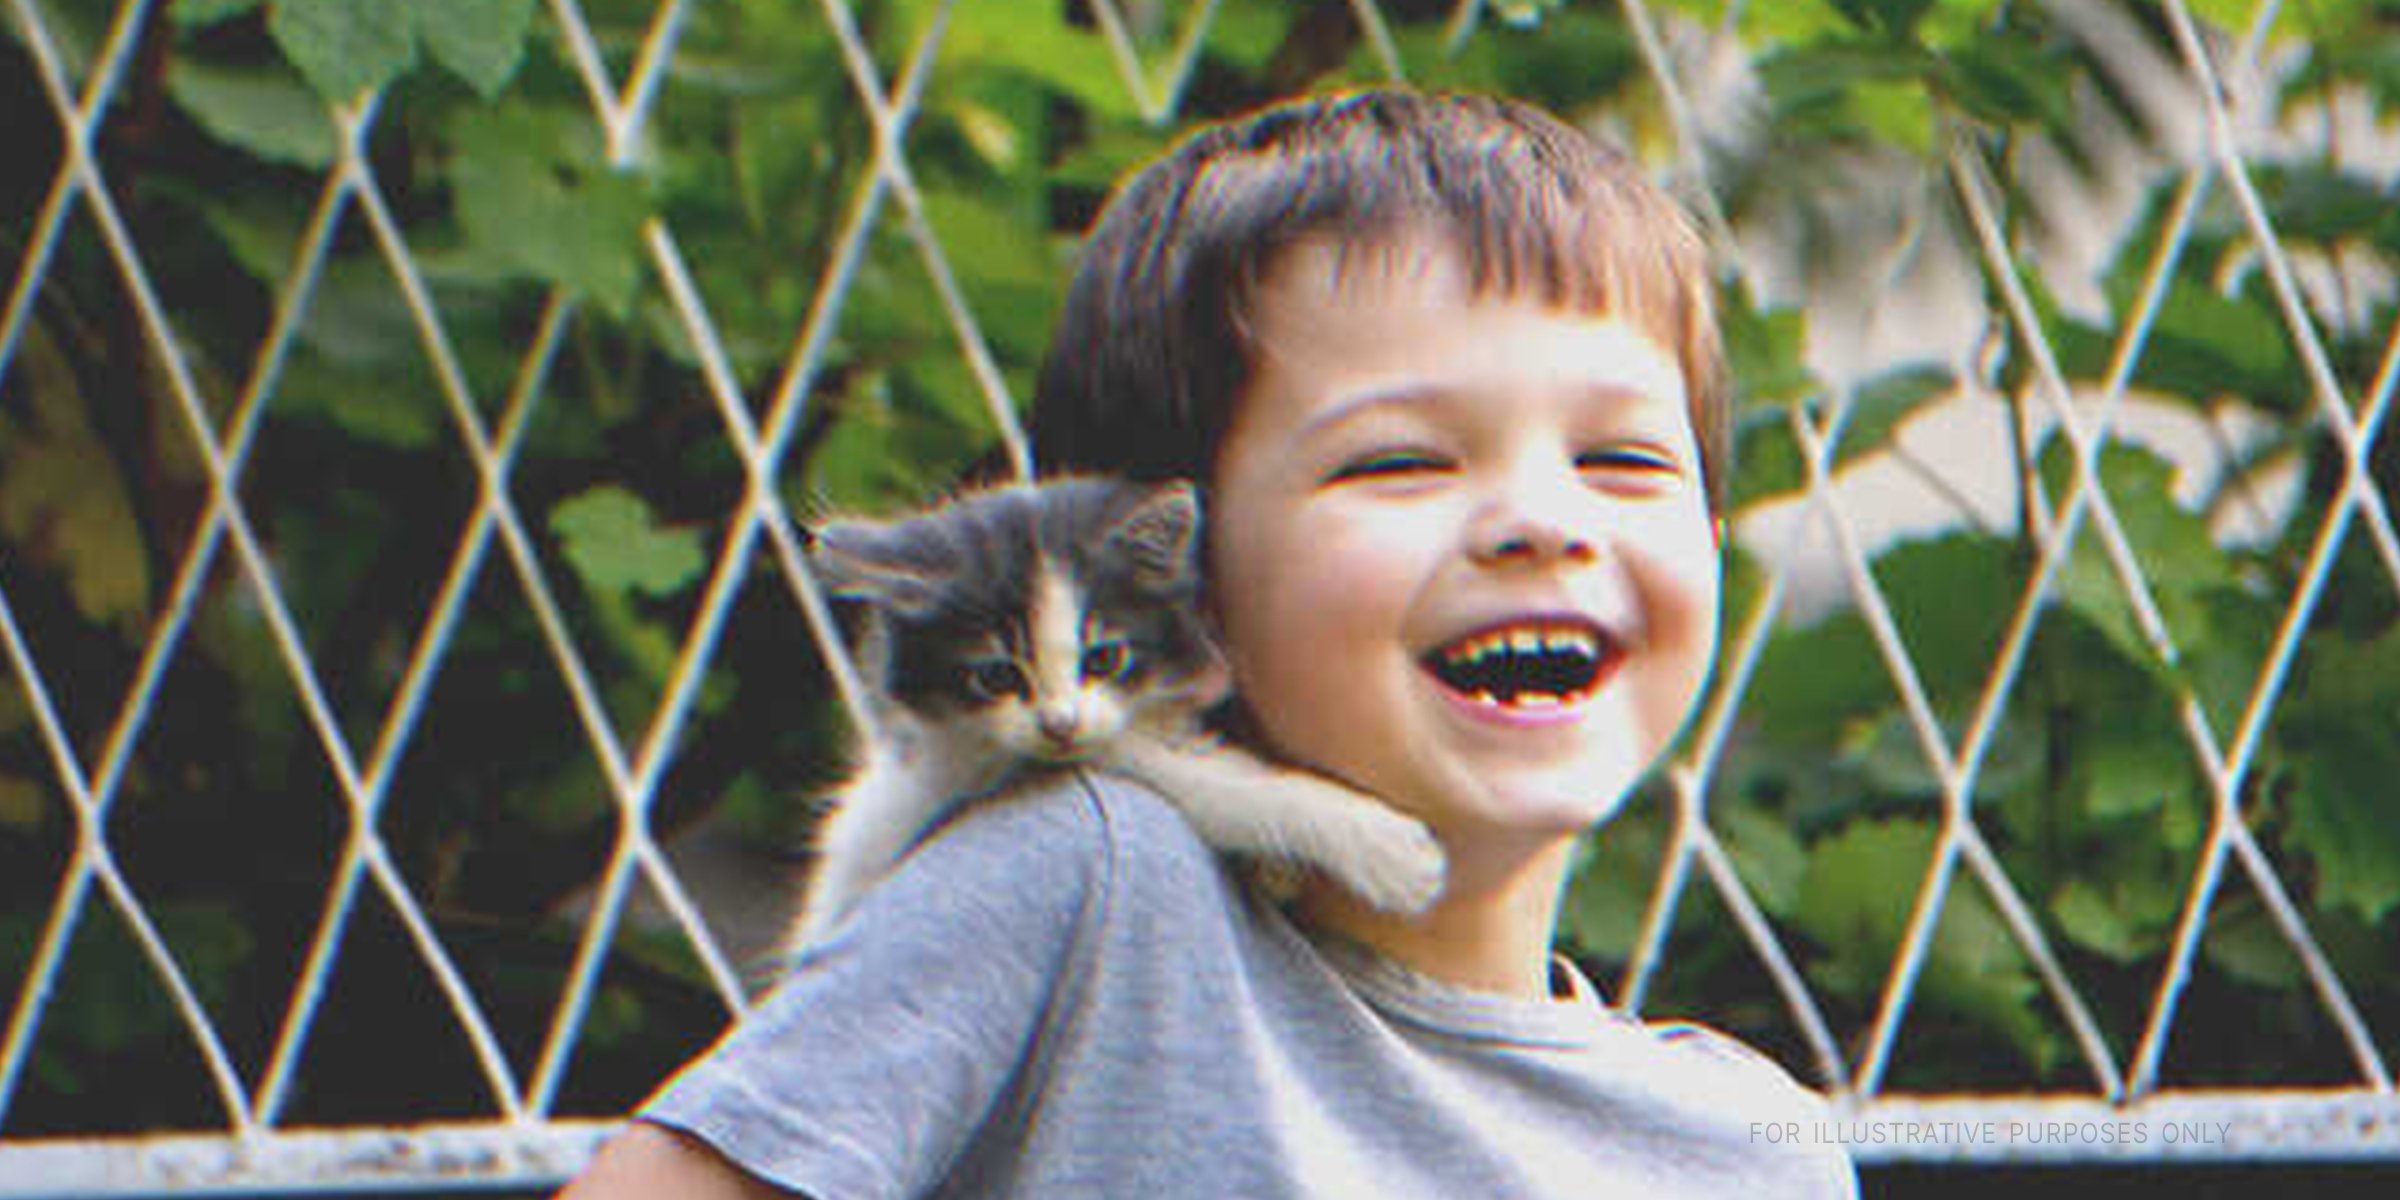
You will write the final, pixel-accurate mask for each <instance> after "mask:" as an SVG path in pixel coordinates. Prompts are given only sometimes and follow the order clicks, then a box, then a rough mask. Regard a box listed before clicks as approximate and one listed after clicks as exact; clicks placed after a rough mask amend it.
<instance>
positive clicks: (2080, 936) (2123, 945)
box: [2050, 879, 2155, 963]
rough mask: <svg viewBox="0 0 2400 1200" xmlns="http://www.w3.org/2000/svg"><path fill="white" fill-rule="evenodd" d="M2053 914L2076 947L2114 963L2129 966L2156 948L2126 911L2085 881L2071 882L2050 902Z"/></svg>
mask: <svg viewBox="0 0 2400 1200" xmlns="http://www.w3.org/2000/svg"><path fill="white" fill-rule="evenodd" d="M2050 913H2051V915H2052V916H2055V917H2057V918H2058V923H2059V927H2060V928H2061V929H2064V930H2065V931H2066V934H2067V936H2068V937H2070V938H2072V939H2074V941H2075V944H2076V945H2079V946H2082V947H2083V948H2084V949H2086V950H2090V951H2092V952H2093V953H2095V954H2098V955H2100V956H2102V957H2104V958H2107V959H2109V960H2111V961H2114V962H2120V963H2130V962H2133V961H2135V960H2137V959H2139V958H2141V957H2142V956H2143V955H2144V954H2147V953H2149V952H2150V951H2151V950H2152V949H2154V948H2155V947H2153V946H2152V945H2151V944H2150V943H2149V941H2148V939H2146V938H2144V937H2143V936H2142V934H2141V932H2140V931H2139V930H2137V929H2135V928H2134V923H2133V920H2132V918H2131V917H2129V916H2128V915H2127V914H2126V913H2125V911H2124V909H2123V908H2121V907H2120V906H2119V905H2118V904H2117V903H2116V902H2115V901H2114V900H2113V899H2111V898H2109V897H2108V896H2106V895H2104V894H2103V893H2102V892H2101V891H2100V889H2099V888H2098V887H2097V886H2095V885H2094V884H2092V883H2090V882H2088V881H2086V880H2082V879H2070V880H2068V881H2067V884H2066V886H2065V887H2063V888H2060V889H2059V893H2058V895H2057V897H2056V898H2054V899H2052V900H2051V902H2050Z"/></svg>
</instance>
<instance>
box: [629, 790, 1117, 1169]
mask: <svg viewBox="0 0 2400 1200" xmlns="http://www.w3.org/2000/svg"><path fill="white" fill-rule="evenodd" d="M1108 876H1109V854H1108V851H1107V842H1106V838H1105V836H1104V830H1103V828H1102V822H1101V818H1100V816H1099V814H1098V812H1097V811H1096V808H1095V800H1094V798H1093V797H1092V795H1091V794H1090V792H1089V790H1088V785H1087V784H1085V783H1083V782H1082V781H1081V780H1076V779H1070V780H1067V781H1064V782H1061V783H1059V784H1056V785H1053V786H1048V787H1045V788H1043V789H1041V790H1039V791H1036V792H1030V793H1028V794H1024V795H1020V796H1012V797H1008V798H1006V799H1003V800H1000V801H996V802H992V803H988V804H983V805H978V806H976V807H975V808H973V809H970V810H969V811H968V812H967V813H965V814H964V815H962V816H961V817H959V818H958V819H957V820H955V821H953V822H952V823H951V824H950V825H948V826H947V827H945V828H944V829H942V830H941V831H939V832H938V833H936V834H935V835H934V836H933V837H932V838H931V839H929V840H928V841H926V842H925V843H924V844H923V845H921V846H920V847H918V848H917V849H916V850H915V851H914V852H913V853H911V854H910V855H909V856H908V857H907V858H906V859H904V860H903V861H902V862H901V864H900V865H899V866H898V867H897V868H895V870H894V871H893V873H892V874H891V875H890V876H888V877H887V878H886V879H884V880H883V881H882V882H881V883H880V884H878V885H877V886H876V887H874V888H873V889H871V890H870V891H869V892H868V893H867V894H866V895H865V896H864V897H862V898H861V899H860V901H859V903H858V905H857V907H856V908H855V909H854V910H853V912H852V914H851V915H850V916H849V917H848V918H846V919H845V920H844V921H843V922H842V923H841V924H839V925H837V926H836V927H835V928H834V929H833V930H831V931H830V932H829V933H828V934H827V935H826V937H825V938H824V939H822V940H821V941H820V942H819V943H817V944H816V945H815V946H813V947H811V948H810V949H808V950H807V951H805V952H803V954H802V955H801V957H800V959H799V960H798V962H797V963H796V964H795V965H794V967H793V969H792V973H791V974H790V975H789V976H788V977H787V978H786V979H785V980H784V981H783V982H782V983H780V984H779V985H778V986H777V987H776V988H775V990H774V991H773V993H772V994H770V995H769V996H768V998H767V999H766V1000H765V1002H764V1003H763V1004H761V1005H760V1006H759V1007H758V1008H757V1009H755V1010H753V1011H752V1012H751V1013H750V1014H749V1015H748V1016H747V1017H745V1018H744V1019H743V1020H742V1021H741V1023H740V1024H739V1025H737V1026H736V1027H735V1028H734V1029H733V1030H732V1031H731V1032H730V1033H728V1034H727V1035H726V1036H725V1038H724V1039H723V1040H721V1041H720V1042H719V1043H718V1044H717V1045H716V1046H715V1047H714V1048H713V1049H711V1050H710V1051H709V1052H708V1053H707V1054H705V1055H704V1056H702V1057H701V1058H700V1059H698V1060H697V1061H695V1062H694V1063H693V1064H692V1065H691V1066H689V1067H687V1068H686V1069H685V1070H684V1071H683V1072H682V1073H681V1074H679V1075H678V1076H677V1077H676V1078H674V1079H673V1080H670V1081H669V1082H668V1084H667V1085H666V1086H665V1087H664V1088H662V1089H661V1090H660V1092H659V1093H658V1095H656V1096H655V1097H653V1098H652V1099H651V1100H650V1102H649V1103H648V1104H647V1105H646V1106H645V1107H644V1108H643V1109H642V1111H641V1112H640V1113H639V1114H638V1116H639V1117H640V1118H641V1119H644V1120H648V1121H652V1122H656V1123H658V1124H661V1125H666V1126H669V1127H672V1128H675V1129H679V1130H682V1131H684V1132H686V1133H689V1134H691V1135H693V1136H695V1137H697V1138H699V1139H700V1140H702V1141H704V1142H707V1143H708V1144H709V1145H711V1146H713V1147H714V1148H715V1149H716V1150H717V1151H718V1152H720V1153H722V1154H724V1155H725V1156H726V1157H727V1158H729V1159H731V1160H732V1161H733V1162H734V1163H735V1164H737V1165H739V1166H740V1167H742V1168H743V1169H745V1170H747V1171H749V1172H750V1173H752V1174H754V1175H756V1176H758V1177H760V1178H762V1179H764V1180H767V1181H768V1182H770V1183H773V1184H776V1185H778V1186H780V1187H784V1188H788V1189H792V1190H795V1191H799V1192H802V1193H804V1194H807V1195H810V1196H815V1197H821V1198H823V1200H837V1198H838V1200H853V1198H856V1200H869V1198H873V1197H899V1196H914V1195H919V1194H922V1193H923V1192H925V1191H927V1190H929V1189H930V1188H931V1187H933V1186H934V1185H935V1184H936V1183H937V1182H938V1181H939V1180H940V1179H941V1178H942V1177H943V1175H944V1174H945V1173H946V1172H947V1170H948V1169H949V1167H950V1165H951V1163H952V1162H953V1161H954V1160H955V1159H956V1158H957V1157H958V1155H959V1153H960V1151H961V1150H962V1148H964V1147H965V1146H966V1145H967V1144H968V1141H969V1139H970V1138H971V1137H972V1135H973V1134H974V1132H975V1130H976V1128H977V1127H978V1126H979V1125H980V1124H981V1123H982V1121H983V1119H984V1118H985V1116H986V1115H987V1114H988V1113H989V1112H990V1111H991V1110H992V1108H993V1106H994V1104H995V1102H996V1101H998V1100H999V1099H1000V1098H1001V1097H1002V1096H1003V1095H1004V1094H1005V1093H1006V1091H1007V1089H1008V1088H1009V1085H1010V1083H1011V1081H1012V1080H1013V1079H1014V1078H1015V1076H1016V1075H1017V1073H1018V1072H1019V1071H1020V1070H1021V1069H1023V1067H1024V1064H1025V1063H1026V1062H1027V1061H1028V1059H1029V1057H1030V1056H1031V1054H1032V1051H1033V1047H1034V1044H1035V1040H1036V1037H1037V1035H1038V1034H1039V1033H1040V1032H1041V1030H1042V1027H1043V1024H1044V1022H1045V1019H1046V1016H1047V1014H1048V1012H1049V1010H1050V1009H1051V1007H1052V1002H1053V997H1054V996H1055V995H1057V994H1058V993H1059V989H1060V988H1061V987H1062V986H1063V983H1062V981H1064V980H1066V979H1067V978H1068V977H1069V976H1070V974H1071V972H1072V968H1073V964H1074V962H1075V960H1076V957H1077V954H1076V946H1077V943H1078V941H1079V939H1081V938H1083V937H1084V936H1085V930H1086V928H1087V926H1088V925H1089V924H1090V923H1091V922H1092V921H1093V920H1094V919H1095V916H1094V913H1095V910H1097V909H1098V908H1100V907H1101V906H1102V905H1103V904H1104V902H1105V896H1106V893H1107V888H1108Z"/></svg>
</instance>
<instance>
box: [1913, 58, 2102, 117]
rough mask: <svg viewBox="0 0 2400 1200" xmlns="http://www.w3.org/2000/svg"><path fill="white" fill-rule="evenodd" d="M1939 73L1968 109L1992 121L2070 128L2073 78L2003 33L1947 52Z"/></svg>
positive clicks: (1947, 87) (2074, 111)
mask: <svg viewBox="0 0 2400 1200" xmlns="http://www.w3.org/2000/svg"><path fill="white" fill-rule="evenodd" d="M1945 62H1946V66H1947V68H1948V69H1947V70H1945V71H1943V72H1941V74H1940V78H1941V80H1942V82H1943V85H1944V87H1945V89H1946V90H1947V91H1948V92H1949V94H1950V96H1951V98H1952V99H1954V100H1956V101H1957V102H1958V104H1959V106H1960V107H1961V108H1964V109H1965V110H1966V111H1967V112H1968V113H1970V114H1972V115H1974V116H1976V117H1978V118H1980V119H1982V120H1985V121H1989V122H1991V123H1993V124H1995V125H2011V124H2032V125H2035V126H2037V127H2039V128H2042V129H2045V130H2049V131H2052V132H2061V133H2063V132H2068V131H2071V130H2073V129H2074V127H2075V123H2076V120H2077V113H2076V109H2075V104H2074V87H2073V81H2072V80H2071V79H2070V78H2069V77H2068V75H2067V73H2066V71H2065V69H2064V68H2063V67H2062V66H2061V65H2060V64H2058V63H2055V62H2052V61H2050V60H2047V59H2044V58H2041V57H2039V56H2038V55H2036V54H2035V53H2033V52H2032V51H2030V50H2028V49H2027V48H2026V47H2025V46H2023V45H2022V44H2021V43H2015V42H2010V41H2008V40H2006V39H2003V38H1992V39H1986V40H1983V41H1977V42H1969V43H1966V44H1964V45H1961V46H1959V47H1958V48H1957V49H1955V50H1953V51H1951V53H1950V55H1949V57H1948V58H1947V59H1946V60H1945Z"/></svg>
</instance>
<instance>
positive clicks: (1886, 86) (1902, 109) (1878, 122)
mask: <svg viewBox="0 0 2400 1200" xmlns="http://www.w3.org/2000/svg"><path fill="white" fill-rule="evenodd" d="M1849 102H1850V103H1849V107H1850V113H1851V117H1852V119H1853V120H1855V121H1856V122H1857V123H1858V127H1859V128H1860V129H1863V130H1865V131H1866V132H1867V133H1870V134H1872V135H1874V137H1875V140H1876V141H1879V142H1882V143H1884V144H1886V145H1891V146H1898V147H1900V148H1901V149H1903V150H1906V151H1908V152H1909V153H1910V154H1913V155H1916V156H1918V157H1919V158H1929V157H1931V156H1932V154H1933V151H1934V148H1935V147H1934V144H1933V135H1934V108H1933V98H1932V97H1931V96H1930V95H1928V94H1927V93H1926V91H1925V87H1924V85H1923V84H1922V83H1920V82H1918V81H1917V80H1914V79H1903V80H1866V81H1862V82H1860V83H1858V84H1857V85H1856V86H1854V87H1852V88H1851V89H1850V96H1849Z"/></svg>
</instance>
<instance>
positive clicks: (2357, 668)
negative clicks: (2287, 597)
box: [2282, 629, 2400, 922]
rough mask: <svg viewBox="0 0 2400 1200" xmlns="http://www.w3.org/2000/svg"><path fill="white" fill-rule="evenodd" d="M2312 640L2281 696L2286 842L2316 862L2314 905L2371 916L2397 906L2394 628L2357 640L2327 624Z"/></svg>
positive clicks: (2399, 692)
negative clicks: (2288, 772) (2292, 691)
mask: <svg viewBox="0 0 2400 1200" xmlns="http://www.w3.org/2000/svg"><path fill="white" fill-rule="evenodd" d="M2313 636H2314V639H2315V640H2314V641H2313V642H2312V643H2311V644H2310V645H2309V647H2308V650H2307V654H2306V658H2305V660H2304V669H2303V671H2302V672H2301V675H2300V678H2301V681H2302V682H2301V685H2300V687H2299V689H2298V694H2297V695H2295V696H2293V697H2291V698H2290V699H2289V700H2287V702H2286V713H2285V716H2284V731H2283V737H2282V742H2283V745H2284V748H2285V751H2286V753H2287V754H2289V755H2290V761H2291V769H2292V777H2293V785H2294V786H2293V788H2292V795H2291V826H2290V830H2289V833H2288V836H2289V838H2290V840H2291V843H2292V845H2293V846H2294V847H2295V848H2297V849H2299V850H2300V851H2301V852H2302V853H2304V854H2306V855H2307V856H2308V859H2309V861H2310V862H2311V863H2312V864H2313V865H2314V866H2315V868H2316V872H2315V880H2314V892H2315V896H2316V901H2317V903H2318V904H2321V905H2324V906H2326V907H2328V908H2333V907H2342V908H2348V909H2350V910H2351V911H2354V912H2356V913H2358V914H2359V915H2360V916H2361V917H2363V918H2365V919H2366V920H2368V921H2370V922H2374V921H2380V920H2382V919H2383V918H2384V917H2385V916H2387V915H2388V914H2390V913H2391V912H2392V910H2393V909H2394V908H2395V907H2400V821H2394V820H2393V819H2392V811H2391V802H2390V799H2389V797H2390V795H2391V787H2392V781H2393V780H2395V779H2400V629H2395V630H2391V631H2387V632H2385V633H2384V634H2383V635H2382V636H2381V637H2378V638H2376V639H2375V640H2373V641H2371V642H2366V643H2363V644H2362V643H2360V642H2358V641H2356V640H2353V639H2350V638H2346V637H2343V636H2341V635H2340V634H2339V633H2337V632H2334V631H2331V630H2322V631H2319V632H2318V633H2316V634H2315V635H2313Z"/></svg>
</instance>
